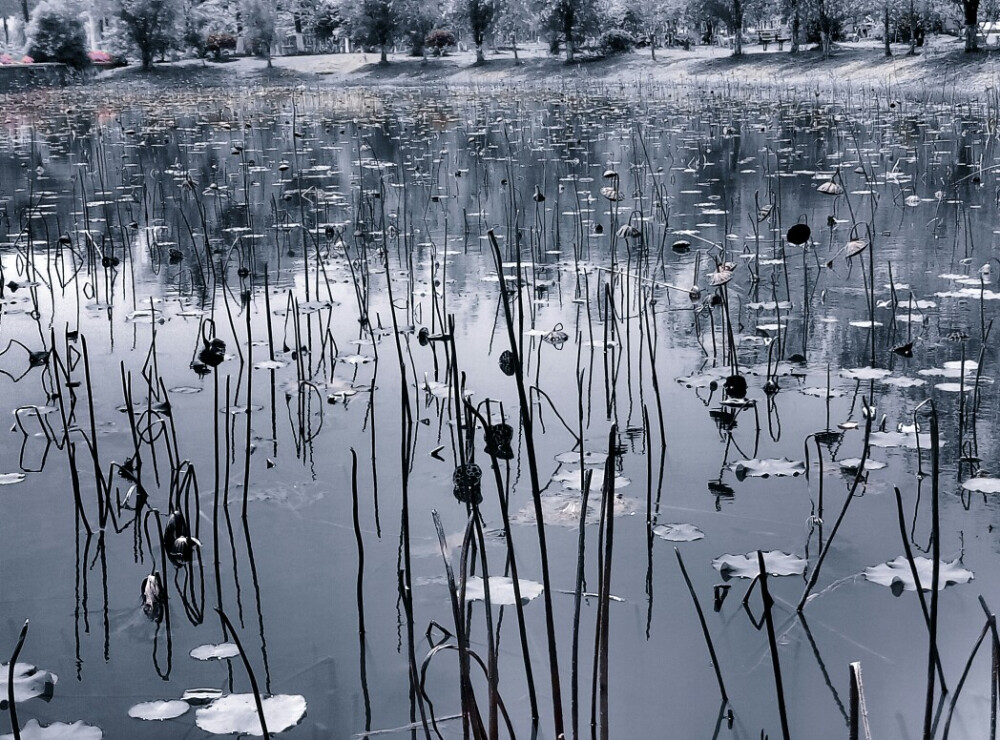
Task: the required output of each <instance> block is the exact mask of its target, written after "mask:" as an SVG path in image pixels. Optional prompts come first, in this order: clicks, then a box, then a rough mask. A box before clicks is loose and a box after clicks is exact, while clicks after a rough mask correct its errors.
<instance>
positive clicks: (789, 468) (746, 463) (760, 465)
mask: <svg viewBox="0 0 1000 740" xmlns="http://www.w3.org/2000/svg"><path fill="white" fill-rule="evenodd" d="M731 468H732V470H733V472H735V473H736V477H737V478H739V479H740V480H743V479H744V478H746V477H748V476H749V477H750V478H770V477H771V476H772V475H773V476H774V477H775V478H787V477H794V476H797V475H802V474H803V473H804V472H806V464H805V463H804V462H802V461H801V460H789V459H788V458H785V457H783V458H769V459H753V460H740V461H739V462H735V463H733V464H732V465H731Z"/></svg>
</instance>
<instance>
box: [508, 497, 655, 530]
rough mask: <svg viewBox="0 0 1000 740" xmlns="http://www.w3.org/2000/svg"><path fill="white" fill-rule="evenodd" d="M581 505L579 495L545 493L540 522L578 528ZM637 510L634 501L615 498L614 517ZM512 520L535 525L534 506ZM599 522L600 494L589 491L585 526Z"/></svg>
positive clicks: (529, 506) (628, 514) (524, 509)
mask: <svg viewBox="0 0 1000 740" xmlns="http://www.w3.org/2000/svg"><path fill="white" fill-rule="evenodd" d="M582 505H583V497H582V495H581V494H579V493H576V492H572V491H564V492H561V493H547V494H545V495H543V496H542V520H543V521H544V522H545V524H547V525H552V526H557V527H579V526H580V509H581V507H582ZM638 509H639V502H638V501H637V500H636V499H632V498H625V497H622V496H615V502H614V512H615V516H618V517H621V516H630V515H632V514H634V513H635V512H636V511H637V510H638ZM514 520H515V521H516V522H518V523H519V524H534V523H535V507H534V504H528V505H527V506H525V507H524V508H523V509H521V510H520V511H518V512H517V514H515V516H514ZM600 520H601V494H600V491H599V490H591V492H590V497H589V498H588V500H587V519H586V521H587V524H597V523H598V522H600Z"/></svg>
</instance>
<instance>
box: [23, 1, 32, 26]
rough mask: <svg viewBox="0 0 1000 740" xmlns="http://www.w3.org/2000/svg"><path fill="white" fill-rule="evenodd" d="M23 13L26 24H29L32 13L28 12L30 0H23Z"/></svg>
mask: <svg viewBox="0 0 1000 740" xmlns="http://www.w3.org/2000/svg"><path fill="white" fill-rule="evenodd" d="M21 13H22V14H23V15H24V25H28V22H29V21H30V20H31V13H29V12H28V0H21Z"/></svg>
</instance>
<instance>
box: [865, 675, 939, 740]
mask: <svg viewBox="0 0 1000 740" xmlns="http://www.w3.org/2000/svg"><path fill="white" fill-rule="evenodd" d="M850 670H851V719H850V722H849V727H850V734H849V737H850V740H859V739H860V737H861V735H860V734H859V732H860V730H861V727H864V728H865V740H871V736H872V733H871V730H870V729H869V727H868V709H867V707H866V706H865V688H864V685H863V684H862V682H861V663H858V662H855V663H851V666H850ZM949 719H950V718H949ZM945 737H948V732H947V728H945Z"/></svg>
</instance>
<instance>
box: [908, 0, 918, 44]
mask: <svg viewBox="0 0 1000 740" xmlns="http://www.w3.org/2000/svg"><path fill="white" fill-rule="evenodd" d="M906 54H907V56H911V57H912V56H916V54H917V14H916V13H914V12H913V0H910V50H909V51H908V52H906Z"/></svg>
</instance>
